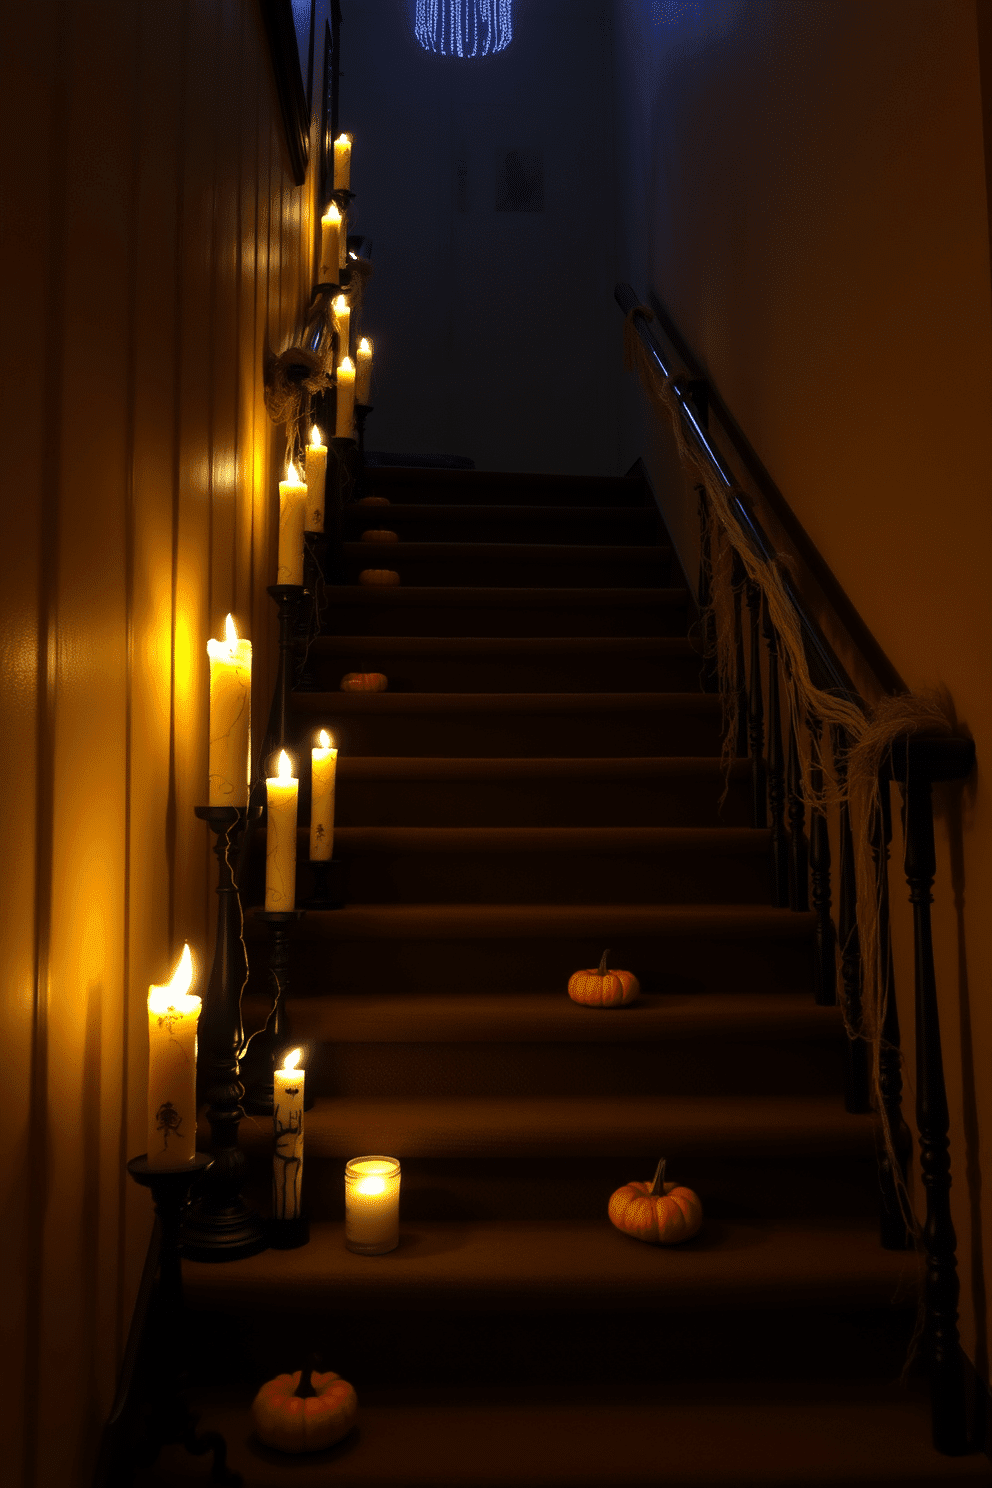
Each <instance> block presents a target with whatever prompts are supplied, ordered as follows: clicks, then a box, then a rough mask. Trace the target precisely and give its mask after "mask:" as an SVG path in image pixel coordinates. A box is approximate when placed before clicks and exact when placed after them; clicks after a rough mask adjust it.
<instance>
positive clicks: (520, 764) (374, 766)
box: [325, 694, 751, 787]
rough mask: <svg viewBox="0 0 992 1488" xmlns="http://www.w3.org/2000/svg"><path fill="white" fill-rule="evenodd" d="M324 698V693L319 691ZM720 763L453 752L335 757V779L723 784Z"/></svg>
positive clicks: (747, 770) (744, 764)
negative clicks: (689, 781)
mask: <svg viewBox="0 0 992 1488" xmlns="http://www.w3.org/2000/svg"><path fill="white" fill-rule="evenodd" d="M325 696H326V694H325ZM724 769H725V766H724V764H723V761H722V760H720V759H717V758H714V757H713V756H712V755H695V754H693V755H642V756H638V755H630V756H629V757H626V758H625V757H624V756H623V755H618V756H616V757H615V758H610V759H594V758H592V757H586V756H580V757H577V758H572V757H570V756H564V757H562V758H559V759H555V758H553V757H542V756H540V755H537V756H534V757H533V758H530V759H528V758H524V757H521V758H513V757H512V756H509V757H503V758H500V759H485V758H482V757H481V756H480V757H478V758H476V757H475V756H470V757H468V758H465V759H459V758H458V757H457V756H454V755H438V756H436V757H433V758H432V757H429V756H418V755H384V754H380V755H340V756H339V758H338V779H339V780H341V781H349V780H355V781H358V780H363V781H365V780H368V781H376V780H409V781H418V780H419V781H426V780H431V781H434V780H441V781H444V780H451V781H455V780H457V781H466V780H468V781H473V780H474V781H491V780H497V779H498V780H508V781H523V780H551V779H558V778H559V777H566V778H567V779H569V780H575V781H586V780H643V781H653V780H664V781H668V780H678V779H680V778H683V777H692V778H696V779H698V778H700V777H702V778H703V779H705V780H712V781H713V783H714V785H716V786H718V787H719V786H721V785H722V783H723V776H724ZM729 774H730V778H731V780H749V779H750V775H751V765H750V762H749V761H748V760H745V759H737V760H732V761H731V762H730V766H729Z"/></svg>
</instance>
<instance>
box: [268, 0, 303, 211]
mask: <svg viewBox="0 0 992 1488" xmlns="http://www.w3.org/2000/svg"><path fill="white" fill-rule="evenodd" d="M260 4H261V7H262V20H263V22H264V24H265V32H266V36H267V37H268V42H269V56H270V58H271V60H272V72H273V75H274V77H275V84H276V93H277V95H278V98H279V110H280V112H281V114H282V122H283V128H284V131H285V136H286V148H287V150H288V152H289V164H290V169H291V170H292V172H293V180H294V181H295V182H296V184H297V186H302V185H303V182H304V180H305V179H306V174H307V157H308V155H309V153H310V105H309V103H308V100H307V89H306V86H305V84H304V78H305V76H306V75H307V74H308V73H309V75H310V78H311V79H312V77H313V45H312V31H313V0H297V3H296V4H294V3H293V0H260ZM301 62H302V65H301Z"/></svg>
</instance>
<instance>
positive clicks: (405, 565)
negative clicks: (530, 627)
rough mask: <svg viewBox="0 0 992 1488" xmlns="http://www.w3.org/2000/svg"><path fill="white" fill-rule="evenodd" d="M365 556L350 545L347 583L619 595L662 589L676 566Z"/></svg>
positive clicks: (648, 560)
mask: <svg viewBox="0 0 992 1488" xmlns="http://www.w3.org/2000/svg"><path fill="white" fill-rule="evenodd" d="M362 547H363V549H364V551H363V552H361V553H355V551H354V549H353V548H352V547H351V545H348V546H347V547H346V549H345V561H344V575H345V583H347V584H357V583H358V581H359V580H358V576H359V574H360V573H361V571H362V570H363V569H365V568H391V569H394V570H395V571H396V572H397V573H398V574H399V576H400V582H401V583H403V584H406V585H409V586H416V585H420V584H439V585H448V584H461V585H466V586H469V587H472V586H475V585H478V586H479V587H480V588H486V589H488V588H502V587H512V588H515V587H517V586H518V585H520V586H522V587H524V588H528V589H529V588H537V587H540V588H543V589H570V588H579V587H582V586H587V587H588V588H590V589H619V588H623V587H624V586H627V585H630V586H631V587H632V588H636V589H651V588H659V589H664V588H666V587H667V586H668V585H669V584H670V583H671V575H672V563H671V559H670V557H669V555H668V554H667V553H666V554H663V555H662V556H661V557H656V556H654V555H653V553H652V550H651V549H650V548H645V550H644V557H643V558H636V559H601V560H594V559H590V560H588V561H586V562H577V561H571V562H555V561H554V560H553V559H539V560H530V559H524V558H498V559H491V558H476V557H474V556H473V557H467V556H464V557H463V556H460V555H459V554H458V553H457V552H456V553H453V554H452V555H451V557H450V558H449V557H443V558H415V557H412V556H411V555H410V552H409V549H404V545H403V544H402V543H389V544H386V543H375V544H372V543H368V544H362Z"/></svg>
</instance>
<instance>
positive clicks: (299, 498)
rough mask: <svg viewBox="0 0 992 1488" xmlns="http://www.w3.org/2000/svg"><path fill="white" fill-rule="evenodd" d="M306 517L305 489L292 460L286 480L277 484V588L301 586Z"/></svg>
mask: <svg viewBox="0 0 992 1488" xmlns="http://www.w3.org/2000/svg"><path fill="white" fill-rule="evenodd" d="M306 515H307V488H306V486H305V485H304V484H303V482H302V481H301V480H300V477H299V476H298V475H297V473H296V466H295V465H294V464H293V462H292V460H290V462H289V468H288V469H287V471H286V479H285V480H284V481H280V482H279V571H278V574H277V576H276V583H277V584H302V583H303V523H304V521H305V520H306Z"/></svg>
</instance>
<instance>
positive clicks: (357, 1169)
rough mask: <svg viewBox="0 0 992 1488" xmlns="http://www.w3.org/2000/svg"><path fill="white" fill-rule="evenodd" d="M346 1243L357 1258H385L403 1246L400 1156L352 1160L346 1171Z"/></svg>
mask: <svg viewBox="0 0 992 1488" xmlns="http://www.w3.org/2000/svg"><path fill="white" fill-rule="evenodd" d="M344 1243H345V1246H346V1247H347V1249H348V1250H353V1251H355V1253H356V1254H357V1255H385V1253H386V1251H387V1250H395V1249H396V1247H397V1245H399V1243H400V1163H399V1158H397V1157H353V1158H352V1159H351V1161H350V1162H349V1163H348V1165H347V1167H346V1168H345V1170H344Z"/></svg>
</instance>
